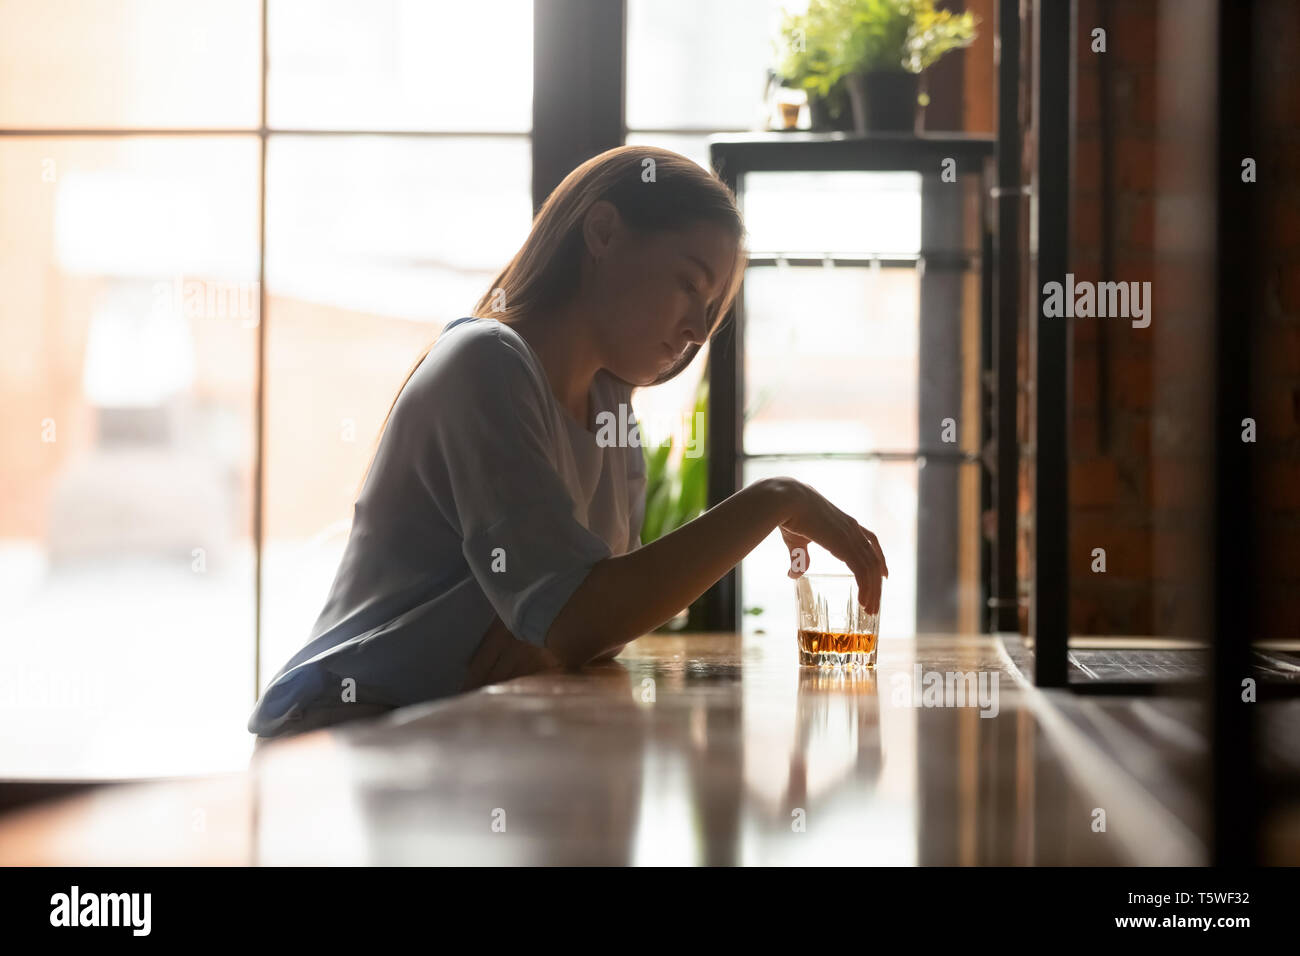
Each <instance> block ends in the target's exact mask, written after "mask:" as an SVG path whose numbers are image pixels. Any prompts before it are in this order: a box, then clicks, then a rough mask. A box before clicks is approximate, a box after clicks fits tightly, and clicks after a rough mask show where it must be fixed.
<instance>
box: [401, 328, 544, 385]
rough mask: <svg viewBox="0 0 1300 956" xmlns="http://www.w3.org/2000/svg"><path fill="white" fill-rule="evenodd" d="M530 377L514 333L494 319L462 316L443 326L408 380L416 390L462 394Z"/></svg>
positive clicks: (527, 380) (528, 366)
mask: <svg viewBox="0 0 1300 956" xmlns="http://www.w3.org/2000/svg"><path fill="white" fill-rule="evenodd" d="M532 378H533V369H532V368H531V365H530V363H529V362H528V360H527V355H526V354H525V353H523V352H521V350H520V347H519V343H518V341H517V333H515V332H513V331H512V330H510V329H508V328H507V327H506V326H505V325H503V324H502V323H501V322H499V321H497V320H496V319H489V318H482V317H480V316H464V317H462V318H459V319H455V320H454V321H452V322H449V323H447V325H445V326H444V327H443V330H442V332H441V333H440V334H439V336H438V339H437V341H436V342H434V344H433V347H432V348H431V349H430V350H429V352H428V354H427V355H426V356H425V357H424V360H423V361H422V362H421V363H420V365H419V367H418V368H417V369H416V370H415V373H414V374H413V375H412V376H411V382H410V384H411V386H412V388H413V389H414V390H415V391H416V392H421V393H428V392H441V393H443V394H446V393H448V392H451V393H454V394H456V395H460V396H464V395H466V394H475V393H477V392H481V391H483V390H484V389H489V390H492V391H496V390H498V389H500V388H501V387H502V386H503V385H505V384H507V383H510V382H530V381H531V380H532Z"/></svg>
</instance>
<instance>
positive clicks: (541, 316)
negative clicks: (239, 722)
mask: <svg viewBox="0 0 1300 956" xmlns="http://www.w3.org/2000/svg"><path fill="white" fill-rule="evenodd" d="M743 240H744V226H743V224H742V221H741V217H740V212H739V210H738V209H737V207H736V203H735V199H734V197H733V196H732V194H731V193H730V191H729V190H728V189H727V188H726V186H725V185H724V184H723V183H722V182H721V181H720V180H719V179H718V178H717V177H716V176H714V175H713V174H711V173H709V172H707V171H705V170H703V169H701V168H700V167H699V166H698V165H696V164H695V163H694V162H692V161H691V160H689V159H686V158H685V157H683V156H680V155H678V154H677V153H673V152H669V151H668V150H663V149H656V148H652V147H644V146H623V147H619V148H617V149H612V150H609V151H608V152H606V153H602V154H601V155H599V156H596V157H594V158H593V159H590V160H588V161H587V162H585V163H583V164H582V165H581V166H579V167H578V168H577V169H575V170H574V171H573V172H571V173H570V174H569V175H568V176H567V177H565V179H564V181H563V182H562V183H560V185H559V186H558V187H557V188H556V189H555V191H554V192H553V193H552V194H551V196H550V197H549V198H548V199H547V201H546V203H545V205H543V207H542V209H541V211H540V212H539V213H538V214H537V217H536V219H535V220H534V223H533V227H532V230H531V232H530V234H529V236H528V239H527V240H526V241H525V242H524V245H523V247H522V248H521V249H520V250H519V252H518V253H517V254H516V255H515V257H514V258H513V259H512V260H511V262H510V264H509V265H507V266H506V268H505V269H504V270H503V271H502V272H501V274H500V275H499V276H497V278H496V281H495V282H494V283H493V286H492V289H491V290H489V291H488V292H487V293H486V294H485V295H484V296H483V298H482V299H481V300H480V302H479V303H478V305H477V306H476V307H475V309H474V312H473V315H471V316H466V317H464V318H461V319H457V320H455V321H454V322H451V323H449V324H448V325H447V326H446V327H445V328H444V329H443V331H442V333H441V334H440V336H439V338H438V340H437V342H436V343H435V344H434V345H432V346H430V348H429V349H427V350H426V351H425V353H424V354H423V355H422V356H421V357H420V359H419V360H418V361H417V362H416V364H415V367H414V368H413V369H412V371H411V373H410V374H409V375H408V376H407V380H406V382H405V383H404V384H403V386H402V388H401V389H400V390H399V392H398V395H397V398H396V399H395V401H394V402H393V405H392V407H391V408H390V410H389V414H388V417H387V419H386V420H385V422H384V426H383V428H382V430H381V436H382V437H381V439H380V442H379V445H378V448H377V450H376V452H375V456H374V459H373V461H372V462H371V466H370V468H369V469H368V473H367V475H366V477H365V479H364V480H363V482H362V486H361V489H360V491H359V494H358V497H357V500H356V503H355V505H354V516H353V521H352V529H351V533H350V536H349V538H348V542H347V547H346V549H345V551H344V554H343V558H342V561H341V563H340V565H339V569H338V573H337V575H336V576H335V579H334V583H333V586H332V588H331V591H330V594H329V597H328V599H327V600H326V602H325V607H324V609H323V610H322V611H321V614H320V617H319V618H318V620H317V622H316V625H315V627H314V628H313V630H312V637H311V638H310V640H309V641H308V642H307V644H306V646H304V647H303V648H302V650H300V651H299V652H298V653H297V654H295V655H294V656H293V657H292V658H291V659H290V660H289V662H288V663H286V664H285V665H284V667H283V668H281V669H280V671H279V673H277V674H276V676H275V678H274V679H273V680H272V681H271V683H270V685H269V686H268V687H267V689H266V691H265V692H264V694H263V696H262V698H261V700H260V701H258V703H257V706H256V708H255V709H254V711H253V714H252V716H251V718H250V719H249V722H248V728H249V730H250V731H251V732H253V733H256V734H258V735H259V736H262V737H273V736H279V735H283V734H288V733H296V732H299V731H303V730H308V729H312V728H315V727H320V726H325V725H327V724H331V723H336V722H338V721H341V720H346V719H349V718H353V717H362V716H369V715H371V714H377V713H382V712H384V711H386V710H389V709H391V708H394V707H398V706H402V705H405V704H410V703H415V702H418V701H423V700H430V699H433V698H437V697H442V696H447V695H450V694H455V693H457V692H460V691H465V690H469V689H472V688H474V687H478V686H481V685H483V684H486V683H491V682H495V681H499V680H505V679H507V678H510V677H514V676H518V675H520V674H526V673H531V672H533V671H536V670H539V669H543V668H547V667H557V666H578V665H582V664H586V663H589V662H592V661H596V660H604V659H607V658H610V657H612V656H614V655H615V654H617V653H618V651H619V650H620V649H621V648H622V647H623V645H624V644H625V643H626V642H627V641H629V640H632V639H633V638H635V637H638V636H640V635H642V634H644V633H646V632H647V631H650V630H653V629H654V628H655V627H658V626H659V625H661V624H663V623H664V622H665V621H668V620H669V619H671V618H672V617H673V616H674V615H676V614H677V613H678V612H679V611H680V610H681V609H682V608H683V607H686V606H687V605H689V604H690V603H691V602H692V601H694V600H695V599H696V598H697V597H699V596H700V595H701V594H702V593H704V591H705V590H707V589H708V588H709V587H710V586H711V585H712V584H713V583H714V582H715V581H717V580H718V579H719V578H721V577H722V576H723V574H725V573H726V572H727V571H728V570H729V569H731V568H732V567H733V566H734V565H735V564H736V563H737V562H739V561H740V559H741V558H743V557H744V556H745V555H746V554H747V553H748V552H749V551H750V550H751V549H753V547H754V546H755V545H757V544H758V543H759V542H760V541H762V540H763V539H764V538H765V537H766V536H767V535H768V534H770V533H771V531H772V529H773V528H776V527H780V528H781V533H782V535H783V536H784V538H785V541H786V544H787V545H788V546H789V547H790V548H791V550H792V552H793V550H794V549H796V548H799V549H805V550H804V551H803V555H805V556H806V548H807V545H808V543H809V541H816V542H818V543H819V544H821V545H822V546H824V547H825V548H826V549H827V550H829V551H830V552H831V553H832V554H834V555H835V556H836V557H838V558H840V559H841V560H842V561H844V562H845V563H846V564H847V565H848V566H849V567H850V568H851V569H852V571H853V572H854V574H856V575H857V578H858V584H859V588H860V592H861V594H862V595H863V596H864V599H865V600H864V603H866V604H867V607H868V609H869V610H875V609H876V608H877V607H878V606H879V600H880V579H881V575H882V574H884V575H887V574H888V570H887V568H886V565H885V559H884V555H883V553H882V552H881V550H880V545H879V542H877V540H876V537H875V535H873V534H872V533H871V532H870V531H867V530H866V529H865V528H863V527H862V526H861V525H859V524H858V523H857V522H856V521H855V520H854V519H853V518H851V517H850V516H849V515H847V514H845V513H844V512H842V511H840V510H839V509H838V508H836V507H835V506H833V505H832V504H830V502H828V501H826V500H825V499H824V498H822V497H821V495H819V494H817V492H815V491H814V490H813V489H812V488H810V487H808V486H807V485H805V484H802V483H800V482H798V481H795V480H793V479H790V478H770V479H764V480H762V481H759V482H756V483H755V484H753V485H750V486H749V487H747V488H745V489H743V490H742V491H740V492H737V493H736V494H735V495H732V496H731V497H730V498H728V499H727V500H726V501H724V502H722V503H720V504H719V505H717V506H716V507H714V508H712V509H711V510H709V511H708V512H706V513H705V514H703V515H701V516H700V517H699V518H697V519H696V520H695V521H692V522H690V523H689V524H687V525H685V526H683V527H681V528H679V529H677V530H676V531H673V532H672V533H671V534H668V535H665V536H664V537H662V538H660V539H659V540H657V541H654V542H652V543H650V544H648V545H646V546H645V547H638V546H637V543H638V539H639V536H640V529H641V519H642V517H643V515H644V511H645V465H644V459H643V458H642V452H641V449H640V447H639V446H637V445H635V444H630V443H628V444H625V445H624V446H622V447H620V446H617V445H609V443H608V442H606V441H604V440H602V439H601V438H599V437H598V435H597V434H596V433H597V432H598V431H600V429H599V428H598V427H597V422H598V420H604V419H600V418H598V416H601V414H602V413H609V414H611V415H612V416H613V420H615V421H617V420H618V418H619V414H618V411H619V406H620V404H623V405H627V406H628V412H627V415H628V418H629V419H630V418H631V416H630V401H631V394H632V389H633V388H635V387H637V386H643V385H657V384H659V383H661V382H665V381H667V380H668V379H671V378H672V377H674V376H675V375H677V374H678V373H680V372H681V371H682V370H683V369H685V368H686V366H687V365H689V364H690V363H691V360H692V359H693V358H694V357H695V355H696V353H697V352H698V351H699V348H700V346H701V345H703V344H704V342H705V341H707V340H708V339H709V338H710V337H711V336H712V335H713V334H714V333H715V332H716V331H717V328H718V323H719V321H720V319H721V318H722V317H723V316H725V315H726V313H727V312H728V310H729V308H730V306H731V303H732V300H733V298H734V297H735V295H736V291H737V289H738V288H739V285H740V279H741V276H742V274H743V270H744V265H745V258H746V256H745V251H744V247H743ZM627 431H628V432H629V433H630V432H631V431H632V428H631V424H630V423H629V427H628V429H627ZM605 434H608V431H606V432H605ZM802 566H803V567H806V557H804V563H803V565H802ZM791 573H792V575H793V574H794V572H791Z"/></svg>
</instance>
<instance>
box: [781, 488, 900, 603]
mask: <svg viewBox="0 0 1300 956" xmlns="http://www.w3.org/2000/svg"><path fill="white" fill-rule="evenodd" d="M772 480H773V481H775V482H777V483H778V487H780V488H781V494H782V498H783V500H784V501H785V502H786V505H787V509H786V515H787V517H785V518H784V519H783V520H782V521H781V524H780V529H781V537H783V538H784V539H785V544H786V547H787V548H789V549H790V571H789V576H790V577H792V578H797V577H799V576H800V575H801V574H803V572H804V571H806V570H807V569H808V562H809V557H808V544H809V542H811V541H816V542H817V543H818V544H820V545H821V546H822V547H823V548H825V549H826V550H827V551H829V552H830V553H831V554H833V555H835V557H837V558H839V559H840V560H841V561H843V562H844V563H845V564H847V565H848V566H849V570H850V571H852V572H853V574H854V576H855V577H856V578H857V581H858V603H860V604H861V605H862V606H863V607H865V608H866V609H867V613H868V614H877V613H879V611H880V590H881V585H880V582H881V576H882V575H883V576H884V577H889V565H888V564H886V563H885V552H884V551H882V550H881V548H880V542H879V541H878V540H877V539H876V536H875V535H874V534H873V533H872V532H870V531H868V530H867V529H866V528H864V527H862V525H860V524H858V522H857V521H856V520H854V518H853V517H852V516H851V515H847V514H845V513H844V512H843V511H841V510H840V509H839V508H836V507H835V506H834V505H833V504H831V503H830V502H829V501H827V500H826V499H825V498H823V497H822V496H821V495H820V494H818V493H817V492H816V491H815V490H814V489H813V488H811V487H810V486H808V485H806V484H804V483H803V482H801V481H796V480H795V479H793V478H775V479H772Z"/></svg>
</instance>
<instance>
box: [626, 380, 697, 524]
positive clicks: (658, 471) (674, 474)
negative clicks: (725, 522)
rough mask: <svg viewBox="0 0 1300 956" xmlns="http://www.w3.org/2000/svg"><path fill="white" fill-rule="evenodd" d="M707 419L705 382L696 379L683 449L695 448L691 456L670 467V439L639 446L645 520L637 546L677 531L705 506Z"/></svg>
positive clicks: (672, 444)
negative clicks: (643, 471)
mask: <svg viewBox="0 0 1300 956" xmlns="http://www.w3.org/2000/svg"><path fill="white" fill-rule="evenodd" d="M708 419H709V382H708V379H707V378H702V379H701V380H700V385H699V388H698V389H697V390H696V392H695V408H694V409H693V410H692V415H691V426H690V433H689V437H688V439H687V444H686V449H687V450H689V449H692V448H694V449H697V450H698V452H699V454H698V455H696V456H695V457H686V456H685V455H684V456H683V457H682V458H681V460H680V462H678V464H677V466H676V467H675V468H674V467H673V466H672V462H670V461H669V458H670V457H671V455H672V451H673V448H674V445H675V442H674V440H672V439H670V440H669V441H667V442H665V443H664V444H662V445H655V446H653V447H652V446H650V445H642V446H641V451H642V453H643V454H644V455H645V462H646V493H645V494H646V505H645V521H644V522H643V523H642V525H641V543H642V544H649V543H650V542H651V541H654V540H655V539H657V538H662V537H663V536H664V535H666V534H667V533H668V532H670V531H673V530H675V529H677V528H680V527H681V526H682V525H684V524H686V523H687V522H688V521H692V520H694V519H695V518H697V517H699V515H700V514H702V513H703V511H704V509H705V506H706V505H707V504H708V493H709V457H708V454H707V449H708V445H707V439H708Z"/></svg>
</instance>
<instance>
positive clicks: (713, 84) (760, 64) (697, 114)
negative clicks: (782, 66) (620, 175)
mask: <svg viewBox="0 0 1300 956" xmlns="http://www.w3.org/2000/svg"><path fill="white" fill-rule="evenodd" d="M780 7H781V2H780V0H628V3H627V125H628V127H629V128H631V129H663V128H668V129H672V128H691V129H693V128H701V129H762V128H763V122H764V120H765V118H766V113H765V110H764V104H763V93H764V88H765V86H766V82H767V70H768V68H769V67H771V66H772V65H773V64H774V63H775V62H776V53H775V49H776V48H775V46H774V45H773V43H774V38H775V37H776V30H777V25H778V23H779V22H780V20H779V10H780Z"/></svg>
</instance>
